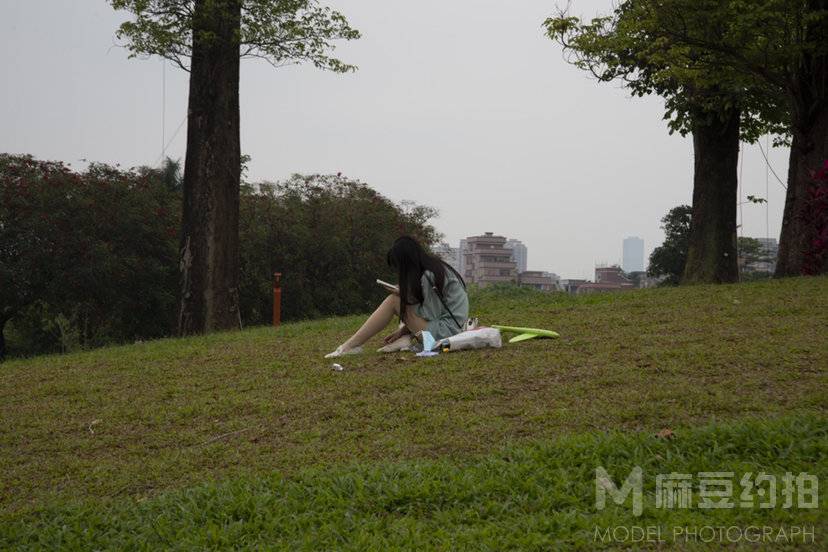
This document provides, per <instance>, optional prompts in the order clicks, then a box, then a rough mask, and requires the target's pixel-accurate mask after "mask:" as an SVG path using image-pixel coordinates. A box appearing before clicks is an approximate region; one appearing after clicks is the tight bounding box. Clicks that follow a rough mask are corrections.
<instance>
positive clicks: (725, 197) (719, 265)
mask: <svg viewBox="0 0 828 552" xmlns="http://www.w3.org/2000/svg"><path fill="white" fill-rule="evenodd" d="M693 152H694V154H695V165H694V174H693V214H692V217H691V219H690V240H689V246H688V250H687V261H686V263H685V265H684V275H683V277H682V280H681V283H682V284H700V283H725V282H736V281H738V279H739V269H738V265H737V258H736V202H737V195H738V187H739V182H738V170H737V169H738V164H739V112H738V111H737V110H730V111H729V112H727V113H726V114H725V115H722V116H720V115H718V114H715V115H714V114H707V113H699V114H698V115H697V116H695V117H694V125H693Z"/></svg>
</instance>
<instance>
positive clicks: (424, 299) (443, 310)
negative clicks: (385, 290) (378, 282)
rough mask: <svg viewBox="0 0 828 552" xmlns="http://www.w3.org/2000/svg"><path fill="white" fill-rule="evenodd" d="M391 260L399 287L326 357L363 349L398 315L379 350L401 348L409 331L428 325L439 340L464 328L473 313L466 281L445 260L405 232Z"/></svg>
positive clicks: (391, 253)
mask: <svg viewBox="0 0 828 552" xmlns="http://www.w3.org/2000/svg"><path fill="white" fill-rule="evenodd" d="M388 266H390V267H391V268H393V269H394V270H396V271H397V274H398V285H397V291H395V292H394V293H392V294H391V295H389V296H388V297H386V298H385V300H384V301H383V302H382V303H381V304H380V306H379V307H377V310H375V311H374V313H373V314H372V315H371V316H369V317H368V320H366V321H365V323H364V324H363V325H362V327H361V328H360V329H359V330H357V332H356V333H355V334H354V335H352V336H351V337H350V338H349V339H348V340H347V341H346V342H345V343H343V344H342V345H340V346H339V347H337V348H336V350H335V351H334V352H332V353H328V354H327V355H325V358H333V357H338V356H341V355H349V354H354V353H360V352H362V345H363V344H364V343H365V342H366V341H368V340H369V339H371V338H372V337H373V336H375V335H376V334H378V333H379V332H380V331H382V329H383V328H384V327H386V326H387V325H388V323H389V322H391V320H392V319H393V318H394V315H396V316H398V317H399V319H400V320H401V322H402V323H401V324H400V327H399V329H398V330H397V331H395V332H394V333H392V334H391V335H389V336H388V337H386V338H385V347H383V348H381V349H379V350H380V351H381V352H390V351H397V350H401V349H403V348H405V347H406V346H407V345H408V344H409V343H410V341H411V334H416V333H417V332H420V331H422V330H428V331H429V332H430V333H431V335H432V336H434V339H435V340H437V341H439V340H441V339H444V338H446V337H451V336H452V335H455V334H457V333H459V332H461V331H463V325H464V324H465V323H466V320H467V319H468V317H469V297H468V295H466V283H465V282H464V281H463V277H462V276H460V274H458V272H457V271H456V270H454V269H453V268H452V267H451V266H449V265H448V264H447V263H445V262H444V261H442V260H441V259H439V258H437V257H435V256H434V255H430V254H429V253H427V252H426V251H425V250H424V249H423V248H422V246H421V245H420V244H419V243H417V241H416V240H415V239H414V238H410V237H408V236H403V237H401V238H399V239H397V241H395V242H394V245H393V246H392V247H391V250H390V251H388Z"/></svg>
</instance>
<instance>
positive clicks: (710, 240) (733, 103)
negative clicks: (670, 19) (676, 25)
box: [546, 0, 785, 283]
mask: <svg viewBox="0 0 828 552" xmlns="http://www.w3.org/2000/svg"><path fill="white" fill-rule="evenodd" d="M667 3H669V0H668V2H667ZM655 21H656V18H655V17H654V16H653V14H652V6H651V2H649V1H648V0H627V1H625V2H623V3H621V4H620V5H619V6H618V7H617V8H616V9H615V10H614V11H613V13H612V14H611V15H609V16H603V17H597V18H594V19H592V20H591V21H589V22H582V21H581V20H580V19H578V18H575V17H570V16H568V15H567V14H566V13H565V12H562V13H560V14H558V16H557V17H553V18H550V19H548V20H547V21H546V28H547V32H548V35H549V36H550V38H553V39H555V40H557V41H558V42H560V43H561V44H562V45H563V47H564V49H565V51H566V52H567V53H568V55H569V57H568V60H569V61H570V62H571V63H573V64H574V65H576V66H577V67H579V68H581V69H584V70H587V71H590V72H591V73H592V74H593V75H594V76H595V77H596V78H597V79H598V80H600V81H612V80H621V81H623V82H624V84H625V86H626V87H628V88H629V89H630V90H631V92H632V93H633V94H634V95H637V96H643V95H646V94H653V93H655V94H658V95H660V96H662V97H663V98H665V101H666V109H667V113H666V115H665V119H669V126H670V132H671V133H672V132H674V131H678V132H680V133H681V134H687V133H692V135H693V151H694V157H695V165H694V175H693V217H692V223H691V230H690V236H689V245H688V254H687V262H686V263H685V264H684V273H683V276H682V278H681V281H682V282H683V283H702V282H710V283H719V282H735V281H737V279H738V266H737V255H736V204H737V188H738V180H737V164H738V154H739V141H740V139H744V140H746V141H754V140H756V138H758V136H759V135H760V134H761V132H763V131H767V130H773V131H778V129H779V125H780V124H781V122H782V120H784V118H785V112H784V110H783V109H780V108H779V106H778V103H779V101H778V98H777V97H775V96H773V95H772V94H768V93H767V91H766V90H765V89H764V88H763V87H762V86H761V84H762V83H760V82H759V81H757V80H756V79H754V78H752V77H750V76H745V75H743V74H741V73H739V72H736V71H732V70H728V69H727V68H726V67H724V66H723V65H722V64H721V63H719V61H718V60H716V59H715V54H708V55H699V53H698V52H696V51H693V50H692V49H689V48H687V47H686V46H685V45H683V44H677V43H676V42H674V41H671V40H670V39H668V38H665V37H663V36H660V35H659V34H658V33H657V32H656V29H655V28H654V25H655V23H654V22H655ZM705 32H708V33H712V34H722V33H724V32H725V31H724V29H721V28H718V27H716V26H709V27H708V28H707V29H706V31H705Z"/></svg>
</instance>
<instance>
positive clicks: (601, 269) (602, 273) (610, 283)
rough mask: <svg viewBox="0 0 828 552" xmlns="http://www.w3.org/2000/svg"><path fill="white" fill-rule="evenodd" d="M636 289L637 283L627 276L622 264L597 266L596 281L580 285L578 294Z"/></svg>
mask: <svg viewBox="0 0 828 552" xmlns="http://www.w3.org/2000/svg"><path fill="white" fill-rule="evenodd" d="M631 289H635V283H634V282H633V281H632V280H630V279H629V278H627V276H626V275H625V274H624V271H623V270H621V267H620V266H596V267H595V282H594V283H593V282H587V283H586V284H583V285H580V286H578V290H577V291H576V293H577V294H579V295H581V294H584V293H600V292H605V291H628V290H631Z"/></svg>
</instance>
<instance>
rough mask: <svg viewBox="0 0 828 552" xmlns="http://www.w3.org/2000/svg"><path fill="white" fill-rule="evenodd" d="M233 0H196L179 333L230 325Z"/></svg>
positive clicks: (235, 275) (234, 310) (233, 315)
mask: <svg viewBox="0 0 828 552" xmlns="http://www.w3.org/2000/svg"><path fill="white" fill-rule="evenodd" d="M240 18H241V0H196V2H195V10H194V16H193V52H192V63H191V67H190V96H189V119H188V122H187V156H186V160H185V166H184V202H183V219H182V234H181V252H180V277H181V280H180V282H181V291H180V292H181V297H180V300H181V302H180V310H179V318H178V331H179V333H180V334H181V335H188V334H196V333H203V332H209V331H212V330H224V329H230V328H236V327H238V323H239V313H238V308H239V307H238V302H239V299H238V285H239V184H240V170H241V147H240V140H239V29H240Z"/></svg>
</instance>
